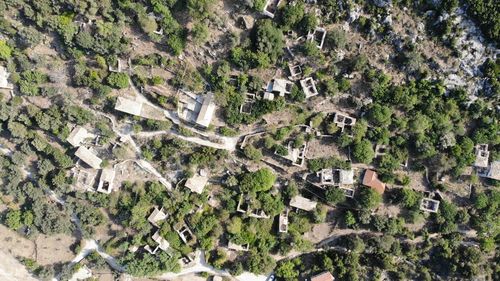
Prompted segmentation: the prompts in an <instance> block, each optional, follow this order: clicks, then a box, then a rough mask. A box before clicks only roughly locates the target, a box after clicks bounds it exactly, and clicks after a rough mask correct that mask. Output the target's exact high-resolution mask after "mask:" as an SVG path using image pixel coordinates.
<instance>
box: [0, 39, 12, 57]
mask: <svg viewBox="0 0 500 281" xmlns="http://www.w3.org/2000/svg"><path fill="white" fill-rule="evenodd" d="M11 55H12V49H11V48H10V47H9V45H7V42H6V41H5V40H0V59H2V60H8V59H10V57H11Z"/></svg>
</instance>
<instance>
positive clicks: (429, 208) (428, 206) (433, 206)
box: [420, 198, 439, 213]
mask: <svg viewBox="0 0 500 281" xmlns="http://www.w3.org/2000/svg"><path fill="white" fill-rule="evenodd" d="M420 210H422V211H426V212H430V213H436V212H437V211H438V210H439V201H438V200H434V199H430V198H422V200H421V201H420Z"/></svg>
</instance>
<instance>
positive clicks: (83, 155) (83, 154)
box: [75, 146, 102, 170]
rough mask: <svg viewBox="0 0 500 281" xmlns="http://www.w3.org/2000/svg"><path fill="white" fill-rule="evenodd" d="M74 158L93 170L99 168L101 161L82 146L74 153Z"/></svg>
mask: <svg viewBox="0 0 500 281" xmlns="http://www.w3.org/2000/svg"><path fill="white" fill-rule="evenodd" d="M75 156H76V157H78V158H80V160H82V161H83V162H84V163H85V164H87V165H89V166H90V167H92V168H93V169H96V170H97V169H99V168H101V163H102V160H101V158H99V157H97V156H96V155H95V154H94V153H93V152H92V151H90V150H89V149H88V148H86V147H84V146H80V147H79V148H78V150H77V151H76V152H75Z"/></svg>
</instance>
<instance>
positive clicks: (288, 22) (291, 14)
mask: <svg viewBox="0 0 500 281" xmlns="http://www.w3.org/2000/svg"><path fill="white" fill-rule="evenodd" d="M304 9H305V5H304V3H303V2H298V3H296V4H295V5H286V6H285V8H284V9H283V12H282V16H281V23H282V25H283V26H284V27H285V29H290V28H295V27H296V26H297V25H298V24H299V23H300V22H301V21H302V19H303V18H304Z"/></svg>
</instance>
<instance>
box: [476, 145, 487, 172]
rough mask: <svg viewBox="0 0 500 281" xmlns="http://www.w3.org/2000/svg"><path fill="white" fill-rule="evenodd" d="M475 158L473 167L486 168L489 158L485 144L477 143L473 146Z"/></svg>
mask: <svg viewBox="0 0 500 281" xmlns="http://www.w3.org/2000/svg"><path fill="white" fill-rule="evenodd" d="M475 154H476V160H475V161H474V167H477V168H487V167H488V161H489V158H490V152H489V151H488V145H487V144H478V145H476V148H475Z"/></svg>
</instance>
